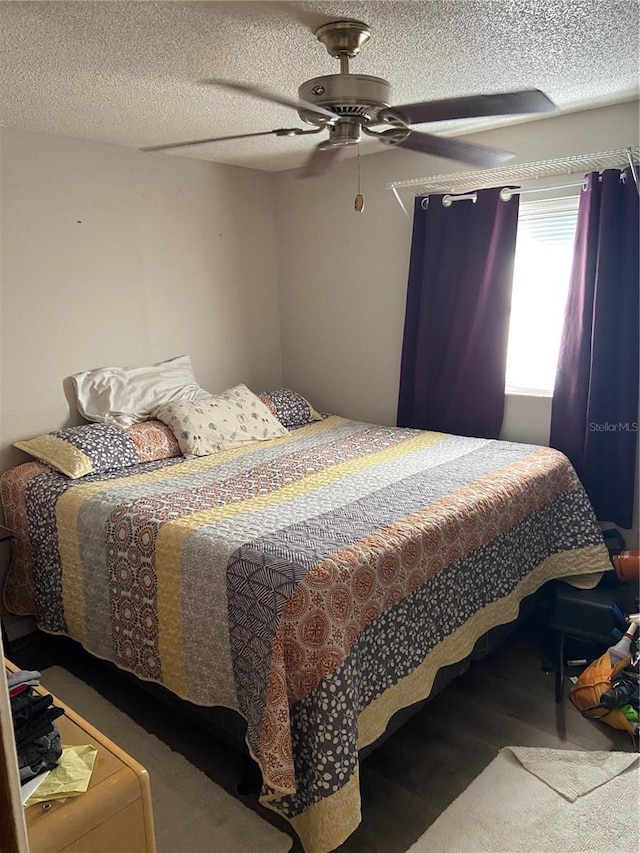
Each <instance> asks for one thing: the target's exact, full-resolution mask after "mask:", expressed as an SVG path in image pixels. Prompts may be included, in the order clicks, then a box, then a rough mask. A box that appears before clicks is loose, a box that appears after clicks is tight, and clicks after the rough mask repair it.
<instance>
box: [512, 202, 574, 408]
mask: <svg viewBox="0 0 640 853" xmlns="http://www.w3.org/2000/svg"><path fill="white" fill-rule="evenodd" d="M578 202H579V194H577V195H576V196H575V197H570V198H557V199H548V200H544V201H523V200H521V201H520V213H519V217H518V236H517V238H516V254H515V266H514V274H513V292H512V297H511V320H510V323H509V344H508V350H507V371H506V388H507V393H516V394H517V393H521V394H539V395H545V396H546V395H551V394H552V393H553V386H554V383H555V376H556V365H557V361H558V352H559V349H560V337H561V334H562V323H563V319H564V307H565V303H566V301H567V292H568V289H569V277H570V274H571V264H572V260H573V239H574V235H575V230H576V221H577V217H578Z"/></svg>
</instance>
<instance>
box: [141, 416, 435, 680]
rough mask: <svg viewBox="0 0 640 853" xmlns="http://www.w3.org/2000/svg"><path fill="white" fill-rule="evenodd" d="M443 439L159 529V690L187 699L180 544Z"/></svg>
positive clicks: (402, 447)
mask: <svg viewBox="0 0 640 853" xmlns="http://www.w3.org/2000/svg"><path fill="white" fill-rule="evenodd" d="M443 438H446V434H445V433H439V432H427V433H420V434H418V435H416V436H414V437H413V438H411V439H409V440H407V441H403V442H402V443H401V444H396V445H394V446H392V447H387V448H385V449H384V450H380V451H378V452H377V453H372V454H370V455H369V456H365V457H358V458H356V459H350V460H349V461H347V462H340V463H337V464H336V465H333V466H332V467H330V468H323V469H322V470H321V471H318V472H316V473H315V474H310V475H309V476H308V477H305V478H304V479H302V480H297V481H296V482H295V483H289V484H288V485H286V486H283V487H282V488H281V489H278V490H277V491H273V492H269V493H268V494H266V495H257V496H256V497H253V498H247V499H246V500H242V501H236V502H234V503H231V504H224V505H222V506H219V507H215V508H213V509H204V510H201V511H200V512H194V513H193V514H192V515H189V516H187V517H185V518H179V519H176V520H175V521H170V522H167V523H166V524H164V525H163V526H162V527H161V529H160V531H159V533H158V540H157V543H156V576H157V579H158V593H157V608H158V626H159V631H158V633H159V637H158V652H159V654H160V663H161V666H162V675H163V684H165V685H166V686H167V687H168V688H169V689H170V690H173V691H174V692H175V693H178V694H179V695H181V696H184V695H186V687H187V685H186V674H185V667H184V658H183V654H182V652H181V650H182V599H181V590H182V578H181V566H180V554H181V552H182V546H183V543H184V540H185V538H186V537H187V536H188V535H189V533H191V532H192V531H193V530H197V529H198V528H200V527H203V526H204V525H206V524H213V523H214V522H216V521H220V520H222V519H225V518H232V517H233V516H235V515H244V514H245V513H248V512H254V511H256V510H260V509H265V508H267V507H270V506H277V505H278V504H280V503H285V502H286V501H290V500H293V499H294V498H297V497H300V496H301V495H304V494H307V493H308V492H312V491H314V490H316V489H318V488H320V487H321V486H326V485H329V484H330V483H334V482H336V481H337V480H341V479H342V478H344V477H345V476H346V475H348V474H353V473H355V472H357V471H364V470H366V469H367V468H373V467H375V466H376V465H378V464H380V462H383V461H384V462H389V461H392V460H393V459H400V458H402V457H403V456H408V455H410V454H411V453H413V452H414V451H415V450H417V449H419V448H422V447H428V446H430V445H433V444H436V443H437V442H438V441H441V440H442V439H443Z"/></svg>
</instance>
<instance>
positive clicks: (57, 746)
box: [7, 669, 64, 784]
mask: <svg viewBox="0 0 640 853" xmlns="http://www.w3.org/2000/svg"><path fill="white" fill-rule="evenodd" d="M7 684H8V687H9V701H10V703H11V714H12V717H13V731H14V735H15V740H16V751H17V753H18V767H19V769H20V783H21V784H24V783H25V782H28V781H29V779H33V777H34V776H37V775H38V774H39V773H42V772H43V771H44V770H53V769H54V767H57V766H58V759H59V758H60V756H61V755H62V743H61V741H60V732H59V730H58V726H57V724H56V723H55V720H56V719H57V718H58V717H60V716H61V715H62V714H64V710H63V709H62V708H56V707H55V706H54V705H53V696H51V694H47V695H46V696H42V695H40V694H39V693H36V692H35V690H34V689H33V688H34V687H37V686H38V685H39V684H40V673H39V672H36V671H35V670H33V671H30V670H24V669H20V670H18V671H17V672H11V673H7Z"/></svg>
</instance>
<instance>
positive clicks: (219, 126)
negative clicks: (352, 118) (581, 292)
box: [0, 0, 639, 171]
mask: <svg viewBox="0 0 640 853" xmlns="http://www.w3.org/2000/svg"><path fill="white" fill-rule="evenodd" d="M343 17H349V18H357V19H359V20H363V21H365V22H366V23H367V24H368V25H369V26H370V27H371V30H372V37H371V39H370V41H369V42H368V43H367V44H366V45H365V46H364V47H363V50H362V53H361V54H360V56H359V57H357V58H356V59H355V60H353V61H352V66H351V70H352V71H353V72H356V73H362V74H373V75H376V76H380V77H384V78H385V79H387V80H389V82H390V83H391V86H392V91H393V98H392V102H393V103H395V104H402V103H409V102H412V101H422V100H431V99H437V98H445V97H455V96H458V95H467V94H476V93H484V92H495V91H508V90H511V89H525V88H540V89H543V90H544V91H545V92H546V93H547V94H548V95H549V96H550V97H551V98H552V100H554V101H555V103H556V104H557V105H558V107H559V109H560V110H561V111H573V110H576V109H586V108H589V107H593V106H598V105H603V104H608V103H614V102H616V101H621V100H626V99H628V98H631V97H633V96H634V95H635V94H636V91H637V86H638V55H639V45H638V41H639V36H638V32H639V30H638V3H637V1H636V0H624V2H614V0H499V1H498V2H495V0H444V2H440V0H426V2H413V0H404V2H362V3H361V2H345V3H336V2H313V3H308V2H307V3H300V2H277V1H276V0H269V2H249V1H248V0H247V2H243V0H236V2H212V3H208V2H193V3H182V2H162V3H156V2H95V3H94V2H0V124H2V125H5V126H8V127H16V128H22V129H26V130H33V131H39V132H45V133H54V134H63V135H67V136H74V137H80V138H85V139H93V140H100V141H103V142H111V143H115V144H119V145H126V146H131V147H134V148H140V147H144V146H151V145H158V144H162V143H170V142H176V141H181V140H185V139H198V138H206V137H212V136H218V135H220V136H222V135H230V134H237V133H250V132H256V131H265V130H270V129H273V128H277V127H287V126H303V125H302V122H301V121H300V120H299V119H298V117H297V115H296V113H295V111H294V110H291V109H289V108H287V107H282V106H279V105H276V104H271V103H266V102H263V101H260V100H257V99H254V98H250V97H248V96H246V95H242V94H237V93H229V92H225V91H221V90H218V89H214V88H211V87H205V86H201V85H198V81H199V80H201V79H203V78H206V77H222V78H226V79H231V80H237V81H242V82H247V83H257V84H260V85H262V86H268V87H269V88H271V89H274V90H277V91H278V92H281V93H283V94H285V95H287V96H290V97H295V95H296V92H297V87H298V85H299V84H300V83H301V82H302V81H304V80H306V79H309V78H310V77H315V76H318V75H321V74H333V73H337V72H338V63H337V61H336V60H335V59H332V58H331V57H330V56H329V55H328V53H327V52H326V50H325V48H324V47H323V46H322V45H321V44H320V43H319V42H318V41H317V40H316V39H315V37H314V35H313V29H314V28H315V27H317V26H319V25H320V24H322V23H325V22H326V21H328V20H331V19H334V18H343ZM507 122H508V120H504V119H499V120H493V121H492V122H491V121H487V120H482V122H478V121H475V122H472V123H469V122H467V123H464V122H457V123H452V122H448V123H440V124H438V125H437V126H436V125H431V126H428V125H421V126H420V129H421V130H427V131H430V132H433V131H434V130H435V131H437V132H442V133H445V134H447V133H461V132H464V131H465V130H467V129H473V130H478V129H484V128H486V127H491V126H498V125H499V124H500V123H502V124H505V123H507ZM318 139H319V137H314V136H311V137H309V138H307V139H301V138H275V137H264V138H259V139H255V140H243V141H241V142H219V143H215V144H211V145H206V146H199V147H196V148H192V149H189V150H186V149H180V150H179V151H177V152H175V153H174V154H173V155H171V156H189V157H198V158H201V159H207V160H214V161H217V162H221V163H232V164H236V165H240V166H249V167H253V168H259V169H266V170H270V171H275V170H279V169H284V168H291V167H295V166H298V165H300V164H301V163H302V162H303V161H304V159H305V158H306V156H307V153H308V151H309V150H310V149H311V148H312V147H313V146H314V145H315V144H316V143H317V141H318ZM370 146H373V147H374V150H378V148H379V147H380V146H379V143H377V142H375V141H373V142H370V143H368V145H367V148H366V150H367V151H370V150H372V149H371V147H370ZM587 147H588V146H587ZM149 156H170V155H166V154H163V155H157V154H154V155H149Z"/></svg>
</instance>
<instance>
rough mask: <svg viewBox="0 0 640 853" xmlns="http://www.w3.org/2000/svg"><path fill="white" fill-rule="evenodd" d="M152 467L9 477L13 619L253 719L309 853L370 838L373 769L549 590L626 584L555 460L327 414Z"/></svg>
mask: <svg viewBox="0 0 640 853" xmlns="http://www.w3.org/2000/svg"><path fill="white" fill-rule="evenodd" d="M153 424H154V422H150V424H148V425H147V431H148V432H149V433H150V432H151V431H152V430H153V429H154V428H155V429H157V430H159V431H161V427H162V425H160V426H158V427H154V426H153ZM135 431H136V427H132V428H131V430H130V431H129V432H130V434H133V433H135ZM163 441H164V442H165V443H166V444H171V441H170V436H169V437H167V435H166V433H165V434H164V438H163V439H162V440H160V439H158V442H157V444H158V446H159V445H161V444H162V443H163ZM171 454H173V455H171ZM138 459H139V460H142V461H138V462H137V463H136V464H128V465H126V466H124V467H119V468H110V469H107V470H104V471H99V472H95V473H89V474H86V475H84V476H81V477H78V478H76V479H70V478H69V477H68V476H65V475H64V474H61V473H59V472H58V471H56V470H53V469H52V468H51V467H50V466H48V465H45V464H43V463H41V462H27V463H25V464H23V465H20V466H18V467H16V468H13V469H12V470H10V471H8V472H6V473H5V474H4V475H3V477H2V484H1V487H2V500H3V506H4V512H5V520H6V523H7V524H8V525H9V526H10V527H12V528H13V529H14V530H15V531H16V534H17V538H16V543H15V548H14V555H13V560H12V566H11V569H10V571H9V574H8V578H7V583H6V587H5V593H4V600H5V605H6V607H7V608H8V610H9V611H10V612H13V613H17V614H32V615H34V616H35V617H36V620H37V623H38V625H39V627H40V628H41V629H42V630H44V631H46V632H50V633H52V634H61V635H64V636H68V637H71V638H73V639H74V640H76V641H78V642H80V643H81V644H82V645H83V646H84V647H85V648H86V649H87V650H88V651H89V652H91V653H92V654H93V655H95V656H97V657H99V658H103V659H106V660H109V661H112V662H113V663H115V664H116V665H117V666H118V667H119V668H121V669H123V670H125V671H127V672H131V673H134V674H135V675H136V676H138V677H139V678H140V679H142V680H144V681H149V682H154V683H156V684H161V685H163V686H164V687H166V688H168V689H169V690H170V691H171V692H172V693H173V694H175V695H177V696H178V697H181V698H183V699H187V700H189V701H190V702H192V703H195V704H196V705H199V706H207V707H210V706H223V707H226V708H230V709H233V710H234V711H236V712H237V713H239V714H240V715H242V717H243V718H244V719H245V720H246V742H247V745H248V748H249V751H250V753H251V755H252V756H253V758H254V759H255V760H256V761H257V763H258V764H259V766H260V769H261V771H262V777H263V786H262V791H261V802H263V803H264V804H265V805H266V806H268V807H269V808H271V809H273V810H274V811H276V812H278V813H279V814H281V815H283V816H284V817H285V818H286V819H287V820H288V821H289V822H290V823H291V825H292V826H293V828H294V829H295V831H296V832H297V834H298V835H299V837H300V839H301V842H302V844H303V847H304V849H305V850H306V851H307V853H327V851H330V850H333V849H335V848H336V847H337V846H339V845H340V844H341V843H342V842H343V841H344V840H345V839H346V838H347V837H348V836H349V835H350V834H351V833H352V832H353V830H354V829H355V828H356V826H357V825H358V823H359V821H360V797H359V785H358V751H359V750H362V749H363V748H364V747H366V746H367V745H368V744H371V743H373V742H374V741H376V739H378V738H379V737H380V736H381V735H382V734H383V732H384V731H385V728H386V727H387V724H388V723H389V721H390V720H391V718H392V717H393V716H394V715H395V714H396V713H397V712H399V711H400V710H401V709H404V708H407V707H408V706H411V705H412V704H414V703H416V702H419V701H421V700H423V699H425V698H426V697H427V696H428V695H429V693H430V691H431V688H432V685H433V683H434V679H435V678H436V675H437V673H438V671H439V670H440V669H441V668H443V667H447V666H450V665H451V664H454V663H456V662H458V661H461V660H463V659H464V658H465V657H466V656H467V655H469V653H470V652H471V650H472V649H473V647H474V644H475V643H476V641H477V640H478V638H480V637H481V636H482V635H484V634H486V633H487V632H488V631H489V630H490V629H492V628H494V627H495V626H499V625H504V624H506V623H509V622H511V621H512V620H514V619H515V618H516V617H517V615H518V612H519V609H520V605H521V602H522V601H523V600H524V599H525V598H526V597H527V596H530V595H531V594H532V593H534V592H535V591H536V590H538V589H539V588H541V587H542V586H543V584H545V583H546V582H547V581H549V580H552V579H555V578H567V577H570V576H576V575H593V576H594V577H599V574H600V573H601V572H602V571H605V570H609V569H610V568H611V565H610V561H609V557H608V552H607V549H606V547H605V545H604V543H603V539H602V535H601V533H600V529H599V527H598V524H597V522H596V519H595V517H594V514H593V510H592V508H591V506H590V504H589V501H588V499H587V497H586V495H585V492H584V489H583V488H582V486H581V484H580V482H579V480H578V479H577V477H576V474H575V472H574V471H573V468H572V467H571V465H570V463H569V462H568V460H567V459H566V457H564V456H563V455H562V454H561V453H559V452H557V451H555V450H552V449H550V448H543V447H536V446H531V445H523V444H516V443H510V442H503V441H489V440H484V439H475V438H467V437H461V436H452V435H445V434H442V433H435V432H423V431H419V430H410V429H401V428H394V427H385V426H377V425H372V424H366V423H359V422H355V421H350V420H347V419H344V418H341V417H337V416H329V417H325V418H323V419H322V420H316V421H314V422H312V423H308V424H307V425H305V426H302V427H301V428H298V429H295V430H290V431H287V434H286V435H283V436H281V437H279V438H274V439H270V440H268V441H252V442H249V443H245V445H244V446H240V447H235V448H233V449H229V450H224V451H221V452H219V453H215V454H212V455H208V456H202V457H199V458H194V459H185V458H184V457H183V456H181V455H179V453H178V454H176V452H175V447H174V448H173V449H172V450H167V449H166V448H165V450H164V451H157V452H156V453H155V454H154V453H147V454H146V455H145V454H144V453H142V454H139V456H138ZM129 461H131V460H129ZM594 583H595V580H594Z"/></svg>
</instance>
